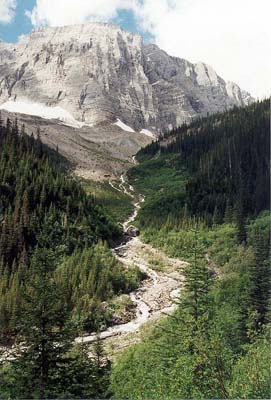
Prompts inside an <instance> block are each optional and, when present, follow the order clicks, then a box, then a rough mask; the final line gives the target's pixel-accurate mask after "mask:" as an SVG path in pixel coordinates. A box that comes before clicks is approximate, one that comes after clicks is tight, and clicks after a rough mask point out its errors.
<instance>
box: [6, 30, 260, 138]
mask: <svg viewBox="0 0 271 400" xmlns="http://www.w3.org/2000/svg"><path fill="white" fill-rule="evenodd" d="M10 100H13V101H18V100H20V101H32V102H35V103H41V104H44V105H47V106H60V107H62V108H63V109H65V110H67V111H68V112H69V113H71V114H72V115H73V117H74V118H75V119H76V120H78V121H82V122H85V123H86V124H95V125H96V124H101V123H111V122H114V121H116V119H117V118H119V119H120V120H121V121H123V122H124V123H126V124H128V125H129V126H131V127H133V129H135V130H137V131H140V130H141V129H143V128H145V129H149V130H151V131H155V132H159V131H161V130H165V129H169V128H171V127H175V126H178V125H181V124H182V123H183V122H184V121H187V122H188V121H190V120H191V119H192V118H194V117H196V116H198V115H201V116H205V115H206V114H207V113H214V112H217V111H222V110H224V109H226V108H229V107H232V106H234V105H245V104H249V103H250V102H252V101H253V99H252V98H251V96H250V95H249V94H248V93H247V92H244V91H242V90H241V89H240V88H239V87H238V86H237V85H236V84H234V83H231V82H225V81H224V80H223V79H222V78H221V77H219V76H218V75H217V74H216V72H215V71H214V70H213V69H212V68H211V67H210V66H208V65H206V64H204V63H198V64H192V63H190V62H188V61H186V60H184V59H180V58H176V57H171V56H169V55H168V54H167V53H166V52H164V51H163V50H161V49H160V48H159V47H157V46H156V45H145V44H143V42H142V39H141V37H140V36H138V35H133V34H132V33H130V32H127V31H125V30H123V29H122V28H120V27H118V26H116V25H113V24H103V23H87V24H84V25H73V26H65V27H57V28H50V27H43V28H39V29H37V30H34V31H33V32H32V33H30V34H29V35H25V36H23V37H22V38H21V39H20V41H19V43H18V44H10V43H4V42H0V105H1V104H3V103H5V102H7V101H10Z"/></svg>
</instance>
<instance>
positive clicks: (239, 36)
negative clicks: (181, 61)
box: [0, 0, 271, 98]
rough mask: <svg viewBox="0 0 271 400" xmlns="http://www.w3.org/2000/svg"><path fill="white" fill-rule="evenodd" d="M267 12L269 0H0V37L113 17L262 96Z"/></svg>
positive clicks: (269, 83)
mask: <svg viewBox="0 0 271 400" xmlns="http://www.w3.org/2000/svg"><path fill="white" fill-rule="evenodd" d="M26 10H28V16H26V14H25V11H26ZM270 15H271V1H270V0H260V1H258V2H257V1H256V0H0V39H2V40H3V41H6V42H16V41H17V40H18V37H19V36H20V35H22V34H26V33H28V32H30V31H31V30H32V29H33V28H35V27H36V26H40V25H48V26H62V25H69V24H77V23H84V22H86V21H91V20H92V21H93V20H94V21H103V22H109V21H110V22H115V23H116V24H118V25H121V26H122V27H123V28H125V29H127V30H130V31H131V32H133V33H140V34H141V35H142V36H143V38H144V40H145V42H153V43H156V44H157V45H158V46H159V47H160V48H162V49H163V50H165V51H166V52H167V53H168V54H170V55H172V56H176V57H181V58H185V59H187V60H189V61H191V62H193V63H196V62H199V61H202V62H205V63H207V64H209V65H211V66H212V67H213V68H214V70H215V71H216V72H217V73H218V74H219V75H220V76H221V77H222V78H223V79H225V80H229V81H232V82H235V83H237V84H238V85H239V86H240V87H241V88H242V89H244V90H247V91H249V92H250V93H251V94H252V95H253V96H254V97H256V98H257V97H258V98H262V97H266V96H269V95H270V93H271V74H270V71H271V52H270V49H271V29H270V21H269V19H270Z"/></svg>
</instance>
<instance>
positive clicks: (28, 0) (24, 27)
mask: <svg viewBox="0 0 271 400" xmlns="http://www.w3.org/2000/svg"><path fill="white" fill-rule="evenodd" d="M0 1H1V0H0ZM56 1H57V0H56ZM35 3H36V1H35V0H19V1H17V8H16V13H15V17H14V19H13V20H12V21H11V23H4V24H3V23H2V24H1V23H0V38H1V39H2V40H3V41H5V42H17V40H18V37H19V36H20V35H22V34H24V33H28V32H30V31H31V30H32V29H33V26H32V24H31V21H30V19H29V18H28V17H26V15H25V10H26V9H28V10H32V9H33V7H34V6H35Z"/></svg>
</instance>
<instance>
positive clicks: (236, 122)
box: [111, 101, 270, 399]
mask: <svg viewBox="0 0 271 400" xmlns="http://www.w3.org/2000/svg"><path fill="white" fill-rule="evenodd" d="M269 120H270V104H269V101H263V102H261V103H255V104H253V105H251V106H249V107H246V108H235V109H233V110H231V111H228V112H225V113H222V114H217V115H214V116H211V117H208V118H206V119H203V120H197V121H195V122H193V123H192V124H191V125H190V126H187V125H184V126H182V127H181V128H179V129H176V130H175V131H173V132H170V133H168V134H167V135H165V136H164V137H163V138H162V139H161V140H159V141H158V142H154V143H152V144H151V145H149V146H147V147H146V148H145V149H142V150H141V151H140V152H139V153H138V160H139V161H140V164H139V165H138V166H136V167H134V168H133V169H132V170H130V172H129V176H130V180H131V182H132V183H133V184H134V185H135V187H136V188H137V189H138V191H140V192H142V193H144V194H145V196H146V199H145V203H144V205H143V207H142V210H141V211H140V212H139V215H138V220H137V225H138V226H139V228H140V231H141V235H142V236H143V238H144V240H145V241H147V242H149V243H151V244H152V245H153V246H155V247H158V248H160V249H162V250H163V251H165V252H166V253H167V254H168V255H169V256H172V257H179V258H181V259H184V260H187V261H189V262H190V266H189V267H186V268H185V269H184V270H183V273H184V275H185V278H186V280H185V287H184V290H183V291H182V293H181V295H180V297H179V300H178V310H177V312H176V313H175V314H174V315H173V316H172V317H169V318H167V319H166V320H164V321H163V322H160V323H158V324H157V326H156V327H155V328H154V329H153V330H152V332H151V333H149V334H148V335H147V336H146V337H145V338H144V340H143V342H142V343H140V344H138V345H136V346H134V347H133V348H131V349H129V350H128V351H126V352H124V354H123V355H122V356H121V357H120V358H119V359H118V361H117V363H116V364H115V366H114V369H113V373H112V375H111V388H112V390H113V392H114V395H115V398H138V399H139V398H143V397H144V398H161V399H164V398H167V399H176V398H196V399H198V398H247V399H250V398H269V396H270V367H269V361H268V360H269V359H270V324H269V321H270V296H269V288H270V260H269V252H270V241H269V239H270V215H269V212H268V207H269V175H270V171H269ZM153 176H154V179H153Z"/></svg>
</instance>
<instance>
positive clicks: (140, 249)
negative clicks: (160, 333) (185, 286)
mask: <svg viewBox="0 0 271 400" xmlns="http://www.w3.org/2000/svg"><path fill="white" fill-rule="evenodd" d="M109 184H110V186H111V187H112V188H114V189H115V190H117V191H121V192H123V193H125V194H126V195H128V196H130V197H132V198H133V199H134V211H133V213H132V215H131V216H130V217H129V218H128V219H127V220H126V221H125V222H124V223H123V224H122V227H123V232H124V234H126V237H127V236H129V228H130V229H131V227H132V226H131V224H132V222H133V221H134V220H135V219H136V217H137V215H138V212H139V210H140V208H141V204H142V203H143V202H144V200H145V199H144V196H142V195H139V196H138V199H139V200H136V196H135V194H134V188H133V186H132V185H129V184H128V183H127V181H126V177H125V175H121V177H120V183H119V187H117V186H115V185H114V184H113V183H112V182H111V181H110V182H109ZM132 228H133V227H132ZM112 253H113V254H114V256H115V257H116V258H117V259H118V260H119V261H120V262H121V263H122V264H124V266H125V267H127V268H129V266H132V265H136V266H138V268H139V269H140V270H141V271H142V272H144V273H145V274H146V275H147V279H146V280H144V281H143V282H142V283H141V285H140V287H139V288H138V289H137V290H136V291H134V292H132V293H130V294H129V296H130V299H131V300H132V302H133V303H134V304H135V309H136V312H135V318H134V319H132V320H131V321H129V322H127V323H123V324H118V325H114V326H112V327H109V328H108V329H106V330H105V331H103V332H101V333H99V338H100V339H106V338H109V337H112V336H116V335H125V334H128V333H132V332H137V331H138V330H139V328H140V327H141V326H142V325H143V324H145V323H146V322H148V321H149V320H151V319H157V318H159V317H161V316H162V315H164V314H170V313H172V312H173V311H174V310H175V309H176V307H177V304H176V301H175V300H176V298H177V297H178V295H179V293H180V289H181V283H182V276H181V275H180V274H179V273H178V272H176V268H178V267H183V266H184V265H186V264H187V263H185V262H183V261H180V260H177V259H170V258H168V257H167V256H166V255H165V254H164V253H162V252H161V251H159V250H157V249H154V248H153V247H152V246H150V245H148V244H145V243H143V242H141V240H140V239H139V237H138V236H134V237H131V236H129V239H128V241H126V242H125V243H122V244H121V245H119V246H117V247H115V248H112ZM147 255H149V256H150V255H154V256H156V257H157V256H159V257H161V259H163V261H164V262H165V263H166V265H171V266H172V268H173V267H174V268H175V270H173V271H171V272H170V273H165V272H161V271H155V270H154V269H152V268H151V266H150V262H149V260H148V256H147ZM96 340H97V334H96V333H92V334H90V335H88V336H82V337H78V338H77V339H76V341H77V342H80V343H82V342H83V343H91V342H94V341H96Z"/></svg>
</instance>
